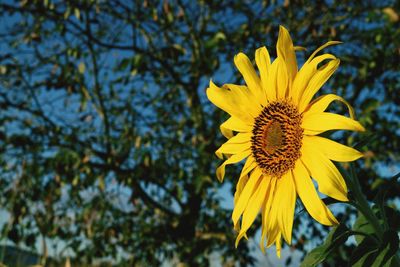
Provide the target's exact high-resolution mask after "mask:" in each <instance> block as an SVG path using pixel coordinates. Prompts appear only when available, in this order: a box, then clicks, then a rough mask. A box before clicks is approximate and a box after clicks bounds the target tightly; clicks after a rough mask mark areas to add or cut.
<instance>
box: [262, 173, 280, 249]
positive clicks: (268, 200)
mask: <svg viewBox="0 0 400 267" xmlns="http://www.w3.org/2000/svg"><path fill="white" fill-rule="evenodd" d="M268 179H271V181H270V183H269V187H268V192H267V194H266V195H265V203H264V207H263V208H262V213H261V214H262V218H261V219H262V231H261V240H260V248H261V250H262V252H263V253H265V240H266V237H267V230H268V222H269V219H270V218H269V214H270V210H271V204H272V201H273V197H274V192H275V185H276V180H277V178H275V177H270V178H268Z"/></svg>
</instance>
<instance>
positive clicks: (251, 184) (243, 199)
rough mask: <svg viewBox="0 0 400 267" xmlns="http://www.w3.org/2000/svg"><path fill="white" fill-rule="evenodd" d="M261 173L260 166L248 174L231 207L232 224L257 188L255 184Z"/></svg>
mask: <svg viewBox="0 0 400 267" xmlns="http://www.w3.org/2000/svg"><path fill="white" fill-rule="evenodd" d="M261 175H262V171H261V169H260V168H255V169H254V170H253V172H252V173H251V174H250V179H249V180H248V181H247V183H246V185H245V186H244V188H243V191H242V193H241V194H240V196H239V200H238V201H237V204H236V206H235V207H234V208H233V213H232V221H233V224H236V223H237V222H238V220H239V218H240V216H241V215H242V213H243V211H244V209H245V208H246V206H247V203H248V202H249V199H250V197H251V195H252V194H253V192H254V190H255V189H256V188H257V187H256V185H258V183H259V180H260V177H261Z"/></svg>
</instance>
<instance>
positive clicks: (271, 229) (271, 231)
mask: <svg viewBox="0 0 400 267" xmlns="http://www.w3.org/2000/svg"><path fill="white" fill-rule="evenodd" d="M271 214H272V213H271ZM269 221H270V223H269V224H268V230H267V232H268V233H267V248H269V247H270V246H272V245H273V244H274V243H275V242H276V238H277V236H278V235H279V234H281V232H280V230H279V226H278V220H277V218H276V217H273V218H271V217H270V218H269Z"/></svg>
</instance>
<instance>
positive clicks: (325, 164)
mask: <svg viewBox="0 0 400 267" xmlns="http://www.w3.org/2000/svg"><path fill="white" fill-rule="evenodd" d="M301 155H302V160H303V162H304V165H305V166H306V168H307V169H308V170H309V172H310V173H311V176H312V178H313V179H314V180H316V181H317V183H318V189H319V191H320V192H321V193H323V194H325V195H327V196H330V197H332V198H334V199H337V200H340V201H348V199H347V186H346V183H345V182H344V180H343V177H342V175H341V174H340V172H339V171H338V169H337V168H336V167H335V165H333V163H332V162H331V161H330V160H329V159H328V158H327V157H326V156H325V155H324V154H322V153H321V151H320V150H319V147H316V146H314V145H313V144H312V143H310V142H307V140H303V146H302V148H301Z"/></svg>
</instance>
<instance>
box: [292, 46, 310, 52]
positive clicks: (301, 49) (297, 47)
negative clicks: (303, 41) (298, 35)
mask: <svg viewBox="0 0 400 267" xmlns="http://www.w3.org/2000/svg"><path fill="white" fill-rule="evenodd" d="M293 48H294V51H307V48H305V47H303V46H299V45H296V46H295V47H293Z"/></svg>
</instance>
